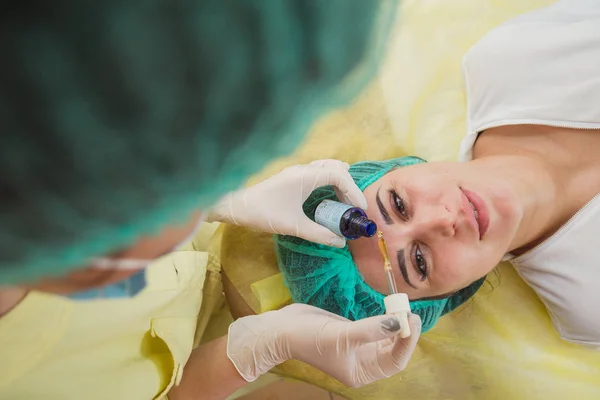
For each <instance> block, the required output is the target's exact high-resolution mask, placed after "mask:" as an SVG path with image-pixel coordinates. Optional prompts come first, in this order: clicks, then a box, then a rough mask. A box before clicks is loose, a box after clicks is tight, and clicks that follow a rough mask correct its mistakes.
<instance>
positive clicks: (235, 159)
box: [0, 0, 395, 284]
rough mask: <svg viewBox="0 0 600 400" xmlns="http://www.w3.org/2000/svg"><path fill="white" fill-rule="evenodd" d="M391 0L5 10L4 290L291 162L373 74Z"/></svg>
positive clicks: (0, 162)
mask: <svg viewBox="0 0 600 400" xmlns="http://www.w3.org/2000/svg"><path fill="white" fill-rule="evenodd" d="M380 3H381V2H380V1H364V0H321V1H318V0H315V1H304V0H255V1H249V0H236V1H231V0H202V1H183V0H172V1H162V2H158V1H145V0H144V1H141V0H131V1H115V0H106V1H96V2H90V1H81V0H67V1H61V2H58V3H46V2H34V3H31V2H25V3H22V4H21V3H19V4H18V5H17V4H13V6H12V7H9V8H6V9H5V10H4V12H3V15H2V28H1V31H2V35H1V37H2V39H1V40H0V43H1V44H0V46H1V49H2V50H3V51H2V56H3V57H2V63H1V64H0V71H1V73H0V82H1V83H0V115H1V119H2V123H3V126H2V135H1V142H0V143H1V145H0V170H1V171H2V174H0V187H1V188H2V196H0V254H1V256H0V284H12V283H16V282H19V281H23V280H28V279H35V278H38V277H40V276H44V275H60V274H64V273H66V272H68V271H69V270H71V269H73V268H76V267H82V266H85V265H86V261H87V260H88V259H89V258H91V257H93V256H99V255H103V254H107V253H109V252H112V251H116V250H118V249H121V248H125V247H127V246H128V245H130V244H131V243H133V242H134V241H135V240H137V239H139V238H140V237H141V236H144V235H148V234H153V233H157V232H159V231H160V230H161V228H163V227H165V226H166V225H169V224H172V223H178V222H180V221H182V220H184V219H185V218H187V217H188V216H189V214H190V213H191V212H192V211H195V210H198V209H205V208H207V207H208V206H210V205H211V204H212V203H213V202H214V201H215V200H216V199H218V198H219V197H220V196H222V195H223V194H225V193H226V192H227V191H231V190H233V189H236V188H238V187H239V186H240V185H241V184H243V182H244V181H245V180H246V179H247V178H248V177H249V176H250V175H252V174H253V173H256V172H257V171H259V170H260V169H261V168H262V167H264V166H265V165H266V163H267V162H269V161H270V160H272V159H273V158H274V157H277V156H282V155H285V154H288V153H290V152H291V151H293V150H294V149H295V147H296V146H297V145H298V144H299V143H300V142H301V141H302V139H303V137H304V135H305V133H306V131H307V130H308V128H309V126H310V125H311V123H312V122H313V121H314V119H315V118H316V117H317V116H318V115H319V114H320V113H322V112H324V111H326V110H327V109H328V108H329V107H332V106H338V105H342V104H344V103H346V102H348V101H349V100H351V99H352V98H353V96H354V95H355V94H357V93H358V91H359V90H360V89H361V88H362V87H363V86H364V84H365V83H366V82H368V80H369V79H370V78H371V77H372V76H373V73H374V71H375V70H376V65H377V62H376V61H377V57H376V56H377V53H378V51H375V50H377V49H376V47H377V46H374V44H375V42H376V40H375V39H376V36H377V35H376V34H375V33H383V32H385V31H387V30H388V28H389V25H390V22H391V21H392V19H393V16H394V15H395V12H394V5H392V6H390V7H387V9H386V12H385V13H381V12H379V11H380V9H379V6H380ZM386 3H388V2H386ZM375 21H377V22H378V24H377V25H375ZM375 26H377V27H378V28H380V27H381V29H373V28H374V27H375ZM367 55H370V56H369V57H367ZM358 67H360V68H358ZM351 72H352V74H351ZM349 76H351V77H352V79H350V82H347V81H348V77H349ZM342 82H344V85H341V83H342Z"/></svg>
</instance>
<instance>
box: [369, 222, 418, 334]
mask: <svg viewBox="0 0 600 400" xmlns="http://www.w3.org/2000/svg"><path fill="white" fill-rule="evenodd" d="M377 244H378V246H379V252H380V253H381V257H382V258H383V269H384V271H385V277H386V279H387V283H388V288H389V292H390V294H389V296H386V297H385V298H384V299H383V304H384V305H385V313H386V314H394V315H396V317H397V318H398V319H399V320H400V326H401V329H400V333H399V334H398V336H399V337H400V338H407V337H409V336H410V325H409V323H408V314H409V313H410V302H409V301H408V295H407V294H406V293H398V288H397V286H396V280H395V279H394V274H393V273H392V263H391V262H390V257H389V255H388V251H387V246H386V244H385V239H384V238H383V232H381V231H378V232H377Z"/></svg>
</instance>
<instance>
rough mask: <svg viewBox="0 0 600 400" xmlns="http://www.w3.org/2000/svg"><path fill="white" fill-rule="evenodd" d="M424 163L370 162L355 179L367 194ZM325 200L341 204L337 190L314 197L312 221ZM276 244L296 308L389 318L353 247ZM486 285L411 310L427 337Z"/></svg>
mask: <svg viewBox="0 0 600 400" xmlns="http://www.w3.org/2000/svg"><path fill="white" fill-rule="evenodd" d="M422 162H425V160H423V159H420V158H417V157H401V158H395V159H392V160H387V161H364V162H359V163H356V164H354V165H352V166H351V167H350V174H351V175H352V178H354V181H355V182H356V184H357V185H358V187H359V188H360V189H361V190H363V191H364V190H365V188H367V187H368V186H369V185H371V184H372V183H373V182H375V181H376V180H378V179H379V178H381V177H382V176H383V175H385V174H386V173H388V172H389V171H391V170H392V169H395V168H399V167H406V166H408V165H412V164H418V163H422ZM325 199H336V195H335V192H334V190H333V188H332V187H331V186H325V187H322V188H319V189H317V190H315V191H314V192H313V193H312V195H311V196H310V197H309V198H308V200H306V202H305V203H304V212H305V213H306V215H308V216H309V217H310V218H311V219H314V214H315V209H316V208H317V206H318V205H319V203H321V201H323V200H325ZM274 240H275V250H276V253H277V261H278V263H279V268H280V269H281V272H282V274H283V277H284V282H285V284H286V286H287V287H288V289H289V290H290V293H291V295H292V299H293V301H294V302H297V303H306V304H311V305H313V306H316V307H319V308H322V309H325V310H327V311H330V312H333V313H335V314H338V315H341V316H343V317H346V318H349V319H351V320H357V319H361V318H367V317H372V316H374V315H381V314H384V313H385V308H384V304H383V299H384V295H383V294H381V293H378V292H376V291H375V290H373V289H372V288H371V287H369V285H367V284H366V283H365V281H364V279H363V278H362V276H361V274H360V272H359V271H358V268H357V267H356V265H355V264H354V261H353V260H352V256H351V254H350V250H349V249H348V246H346V247H344V248H343V249H338V248H334V247H329V246H325V245H320V244H316V243H312V242H309V241H306V240H302V239H299V238H296V237H292V236H283V235H279V236H277V235H276V236H275V238H274ZM484 280H485V278H481V279H480V280H478V281H476V282H474V283H472V284H471V285H470V286H468V287H466V288H464V289H462V290H460V291H458V292H457V293H455V294H453V295H451V296H450V297H448V298H444V299H439V300H416V301H412V302H411V303H410V307H411V310H412V312H413V313H415V314H418V315H419V316H420V317H421V320H422V323H423V331H427V330H429V329H431V328H432V327H433V326H434V325H435V323H436V322H437V320H438V319H439V318H440V317H441V316H442V315H444V314H446V313H448V312H450V311H452V310H454V309H455V308H456V307H458V306H459V305H461V304H462V303H464V302H465V301H466V300H468V299H469V298H470V297H471V296H472V295H473V294H474V293H475V292H476V291H477V290H478V289H479V287H480V286H481V285H482V284H483V282H484Z"/></svg>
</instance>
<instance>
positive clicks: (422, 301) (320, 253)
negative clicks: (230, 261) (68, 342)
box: [276, 0, 600, 348]
mask: <svg viewBox="0 0 600 400" xmlns="http://www.w3.org/2000/svg"><path fill="white" fill-rule="evenodd" d="M585 3H586V2H585V1H582V0H580V1H571V2H559V3H557V4H555V5H553V6H551V7H548V8H544V9H541V10H539V11H536V12H533V13H529V14H525V15H523V16H520V17H518V18H515V19H513V20H512V21H509V22H508V23H506V24H504V25H502V26H500V27H499V28H497V29H495V30H493V31H491V32H490V33H489V34H488V35H487V36H486V37H484V38H483V39H482V40H481V41H480V42H479V43H477V44H476V45H475V46H474V47H473V48H472V49H471V50H470V51H469V52H468V53H467V55H466V56H465V58H464V61H463V67H464V75H465V79H466V90H467V96H468V134H467V136H466V138H465V139H464V140H463V143H462V146H461V161H464V162H460V163H453V162H436V163H433V162H432V163H426V162H424V160H421V159H419V158H414V157H404V158H397V159H392V160H387V161H368V162H361V163H358V164H355V165H353V166H352V167H351V169H350V172H351V174H352V176H353V178H354V180H355V181H356V182H357V184H358V186H359V187H360V188H361V190H363V191H364V194H365V197H366V199H367V202H368V214H369V217H370V218H371V219H373V220H374V221H375V222H376V223H377V225H378V227H379V229H380V230H381V231H382V232H383V233H384V237H385V238H386V241H387V244H388V250H389V252H390V257H391V259H392V266H393V268H394V274H395V276H396V281H397V283H398V289H399V291H400V292H405V293H407V294H408V295H409V298H410V299H411V308H412V310H413V313H417V314H419V315H420V316H421V319H422V321H423V331H426V330H428V329H430V328H432V327H433V326H434V324H435V322H436V321H437V319H438V318H439V317H440V316H442V315H444V314H446V313H448V312H450V311H451V310H453V309H454V308H456V307H457V306H458V305H460V304H461V303H463V302H465V301H466V300H467V299H468V298H469V297H471V296H472V295H473V294H474V293H475V292H476V291H477V289H478V288H479V287H480V286H481V284H482V283H483V280H484V279H485V276H486V274H488V273H489V272H490V271H491V270H492V269H493V268H494V267H495V266H496V265H497V264H498V262H500V261H501V260H503V259H504V260H508V261H510V262H511V263H512V265H513V266H514V267H515V269H516V270H517V272H518V273H519V274H520V276H521V277H522V278H523V280H524V281H525V282H526V283H527V284H528V285H529V286H531V288H532V289H533V290H534V291H535V292H536V293H537V295H538V296H539V298H540V299H541V300H542V302H543V303H544V304H545V306H546V308H547V310H548V313H549V314H550V317H551V319H552V322H553V324H554V327H555V328H556V330H557V332H558V334H559V335H560V336H561V337H562V338H563V339H565V340H567V341H570V342H573V343H578V344H582V345H587V346H592V347H597V348H600V309H599V308H598V305H600V195H599V193H600V130H599V129H600V8H599V7H597V6H594V5H593V4H592V3H593V2H589V4H590V6H589V7H587V8H588V9H585ZM578 4H579V5H581V6H578ZM334 197H335V195H334V192H333V190H330V189H328V188H321V189H319V190H317V191H316V192H314V193H313V195H312V197H311V198H309V200H308V201H307V202H306V203H305V212H306V213H307V215H309V216H310V217H313V216H314V210H315V208H316V206H317V205H318V204H319V203H320V202H321V201H322V200H323V199H326V198H334ZM276 250H277V253H278V260H279V264H280V268H281V270H282V271H283V274H284V277H285V281H286V284H287V285H288V287H289V289H290V291H291V293H292V297H293V300H294V301H296V302H302V303H308V304H312V305H315V306H318V307H321V308H324V309H326V310H329V311H331V312H334V313H337V314H339V315H342V316H344V317H347V318H350V319H361V318H365V317H369V316H373V315H378V314H382V313H384V312H385V310H384V308H383V297H384V295H383V294H386V291H387V283H386V280H385V276H384V274H383V271H382V262H381V256H380V254H379V251H378V248H377V241H376V240H375V239H374V238H373V239H370V240H368V239H361V240H357V241H353V242H350V243H349V244H348V246H347V247H345V248H344V249H336V248H331V247H327V246H323V245H317V244H314V243H310V242H307V241H303V240H301V239H297V238H293V237H289V236H280V237H278V238H276Z"/></svg>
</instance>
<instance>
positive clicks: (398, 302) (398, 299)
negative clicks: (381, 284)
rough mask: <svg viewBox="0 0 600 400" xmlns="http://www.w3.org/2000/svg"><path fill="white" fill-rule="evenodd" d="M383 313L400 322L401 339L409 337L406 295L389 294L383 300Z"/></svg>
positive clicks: (408, 303)
mask: <svg viewBox="0 0 600 400" xmlns="http://www.w3.org/2000/svg"><path fill="white" fill-rule="evenodd" d="M383 303H384V304H385V313H386V314H394V315H395V316H396V317H397V318H398V319H399V320H400V327H401V329H400V333H399V334H398V336H399V337H400V338H402V339H404V338H407V337H409V336H410V325H409V324H408V313H410V302H409V301H408V295H407V294H406V293H396V294H391V295H389V296H387V297H386V298H384V299H383Z"/></svg>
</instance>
